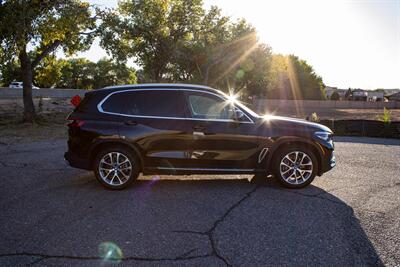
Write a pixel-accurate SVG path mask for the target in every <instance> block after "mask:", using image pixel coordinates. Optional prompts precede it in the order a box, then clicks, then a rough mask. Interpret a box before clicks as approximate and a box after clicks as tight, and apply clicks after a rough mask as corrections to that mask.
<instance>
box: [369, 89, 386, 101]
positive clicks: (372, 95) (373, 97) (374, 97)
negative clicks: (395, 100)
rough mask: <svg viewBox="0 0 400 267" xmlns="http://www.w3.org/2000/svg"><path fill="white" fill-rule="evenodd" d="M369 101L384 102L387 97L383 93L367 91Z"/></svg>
mask: <svg viewBox="0 0 400 267" xmlns="http://www.w3.org/2000/svg"><path fill="white" fill-rule="evenodd" d="M367 94H368V96H367V98H368V99H367V101H384V100H385V95H384V93H383V92H376V91H367Z"/></svg>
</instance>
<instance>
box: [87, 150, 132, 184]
mask: <svg viewBox="0 0 400 267" xmlns="http://www.w3.org/2000/svg"><path fill="white" fill-rule="evenodd" d="M118 153H119V156H118V157H121V158H122V159H123V158H126V159H127V160H129V163H130V166H131V169H130V172H128V170H129V169H128V167H127V166H129V164H128V162H126V163H124V165H122V164H120V166H121V165H122V166H123V167H126V168H122V167H121V169H119V170H118V171H110V172H108V171H104V170H102V171H101V170H100V167H101V166H103V167H104V166H109V165H111V164H108V163H105V162H103V163H102V162H101V161H102V159H105V161H107V158H109V159H111V157H110V156H107V155H111V156H112V157H113V158H114V160H115V157H114V156H115V154H117V155H118ZM122 156H123V157H122ZM104 157H106V158H104ZM108 162H110V161H108ZM111 162H112V161H111ZM100 164H102V165H101V166H100ZM105 164H106V165H105ZM110 167H111V166H110ZM125 169H128V170H125ZM93 171H94V174H95V176H96V179H97V180H98V181H99V182H100V183H101V184H102V185H103V186H104V187H106V188H108V189H113V190H121V189H124V188H126V187H128V186H129V185H131V184H132V183H133V182H134V181H135V180H136V179H137V177H138V176H139V173H140V161H139V160H138V159H137V157H136V155H135V154H134V153H133V152H132V151H131V150H130V149H126V148H124V147H122V146H110V147H106V148H105V149H102V150H101V151H99V152H98V153H97V155H96V157H95V159H94V164H93ZM100 172H102V173H100ZM107 173H108V174H110V175H115V177H114V178H116V177H117V176H116V175H117V174H118V178H119V179H117V180H116V182H114V181H112V178H109V177H107V178H103V177H104V176H107ZM108 178H109V179H110V181H108ZM122 178H123V179H126V180H123V179H122ZM120 181H122V183H119V182H120ZM117 182H118V183H117Z"/></svg>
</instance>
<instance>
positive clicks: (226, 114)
mask: <svg viewBox="0 0 400 267" xmlns="http://www.w3.org/2000/svg"><path fill="white" fill-rule="evenodd" d="M187 99H188V106H189V110H190V112H191V115H192V117H193V118H197V119H222V120H230V119H232V118H233V117H234V107H233V105H232V103H230V102H229V101H228V100H224V99H222V98H219V97H217V96H214V95H211V94H203V93H188V97H187Z"/></svg>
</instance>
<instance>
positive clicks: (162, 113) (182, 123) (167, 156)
mask: <svg viewBox="0 0 400 267" xmlns="http://www.w3.org/2000/svg"><path fill="white" fill-rule="evenodd" d="M118 97H119V98H120V99H121V101H120V102H123V103H124V104H123V107H122V110H123V111H122V113H123V117H124V119H123V122H122V123H121V125H120V127H119V134H120V136H121V137H122V138H124V139H125V140H127V141H128V142H130V143H132V144H133V145H136V146H139V148H140V150H141V151H142V154H143V156H144V170H145V171H146V172H160V170H166V171H167V170H174V169H179V168H184V167H186V164H187V161H186V159H187V148H188V147H189V145H190V142H191V138H192V137H191V134H192V133H191V129H190V126H189V125H188V123H187V120H186V114H187V113H186V107H185V99H184V95H183V92H182V91H180V90H174V89H133V90H130V91H127V92H123V93H118Z"/></svg>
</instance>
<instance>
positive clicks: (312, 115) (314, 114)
mask: <svg viewBox="0 0 400 267" xmlns="http://www.w3.org/2000/svg"><path fill="white" fill-rule="evenodd" d="M310 120H311V121H313V122H319V121H320V119H319V117H318V114H317V113H316V112H313V113H311V118H310Z"/></svg>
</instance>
